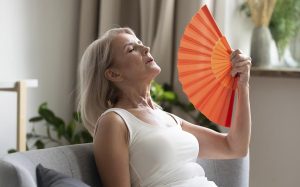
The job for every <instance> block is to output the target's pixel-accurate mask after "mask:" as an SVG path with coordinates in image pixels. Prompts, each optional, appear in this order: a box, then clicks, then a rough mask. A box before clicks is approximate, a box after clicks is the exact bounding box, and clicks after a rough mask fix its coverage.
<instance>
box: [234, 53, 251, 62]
mask: <svg viewBox="0 0 300 187" xmlns="http://www.w3.org/2000/svg"><path fill="white" fill-rule="evenodd" d="M247 60H249V61H251V57H249V56H246V55H244V54H237V55H236V56H235V57H234V58H233V59H232V60H231V62H232V63H233V64H235V63H238V62H242V61H247Z"/></svg>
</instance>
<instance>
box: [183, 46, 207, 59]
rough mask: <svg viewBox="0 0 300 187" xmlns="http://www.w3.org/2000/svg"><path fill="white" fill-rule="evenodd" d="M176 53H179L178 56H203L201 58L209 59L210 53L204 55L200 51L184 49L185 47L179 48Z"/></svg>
mask: <svg viewBox="0 0 300 187" xmlns="http://www.w3.org/2000/svg"><path fill="white" fill-rule="evenodd" d="M178 51H179V52H180V54H192V55H203V56H208V57H211V52H209V53H206V52H203V51H201V50H194V49H190V48H185V47H180V48H179V50H178Z"/></svg>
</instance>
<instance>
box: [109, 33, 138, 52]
mask: <svg viewBox="0 0 300 187" xmlns="http://www.w3.org/2000/svg"><path fill="white" fill-rule="evenodd" d="M138 41H139V39H138V38H137V37H136V36H135V35H132V34H127V33H120V34H118V35H117V36H115V38H114V39H113V41H112V46H113V47H114V48H121V49H122V48H123V47H124V45H125V44H127V43H130V42H133V43H136V42H138Z"/></svg>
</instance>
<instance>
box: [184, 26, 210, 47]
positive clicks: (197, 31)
mask: <svg viewBox="0 0 300 187" xmlns="http://www.w3.org/2000/svg"><path fill="white" fill-rule="evenodd" d="M188 28H190V29H191V30H192V31H194V32H195V33H197V34H198V37H203V38H204V39H205V40H206V41H207V42H208V43H209V44H210V45H212V46H214V45H215V42H214V41H213V40H211V39H210V38H209V37H208V36H207V35H205V34H204V33H203V32H202V31H200V30H199V29H197V27H195V26H194V25H193V24H190V25H189V26H188Z"/></svg>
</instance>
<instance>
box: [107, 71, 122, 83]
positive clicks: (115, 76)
mask: <svg viewBox="0 0 300 187" xmlns="http://www.w3.org/2000/svg"><path fill="white" fill-rule="evenodd" d="M104 75H105V77H106V78H107V79H108V80H110V81H113V82H119V81H122V80H123V79H122V76H121V74H120V72H118V71H117V70H115V69H111V68H108V69H107V70H105V74H104Z"/></svg>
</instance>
